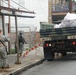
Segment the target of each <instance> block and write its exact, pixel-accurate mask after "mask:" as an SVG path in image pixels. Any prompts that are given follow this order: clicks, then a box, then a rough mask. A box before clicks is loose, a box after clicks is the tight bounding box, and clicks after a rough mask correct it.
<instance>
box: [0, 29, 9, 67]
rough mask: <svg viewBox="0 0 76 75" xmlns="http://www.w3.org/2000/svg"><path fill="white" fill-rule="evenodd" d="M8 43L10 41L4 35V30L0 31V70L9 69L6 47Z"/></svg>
mask: <svg viewBox="0 0 76 75" xmlns="http://www.w3.org/2000/svg"><path fill="white" fill-rule="evenodd" d="M6 41H8V39H7V38H6V37H5V36H4V35H2V30H1V29H0V68H9V64H8V60H7V52H6V45H5V42H6Z"/></svg>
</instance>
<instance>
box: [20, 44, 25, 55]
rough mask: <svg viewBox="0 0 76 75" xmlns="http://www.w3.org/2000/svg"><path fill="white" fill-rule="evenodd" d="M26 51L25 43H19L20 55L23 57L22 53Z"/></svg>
mask: <svg viewBox="0 0 76 75" xmlns="http://www.w3.org/2000/svg"><path fill="white" fill-rule="evenodd" d="M23 50H24V44H23V43H19V54H20V55H21V54H22V52H23Z"/></svg>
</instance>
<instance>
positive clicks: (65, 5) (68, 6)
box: [49, 0, 76, 24]
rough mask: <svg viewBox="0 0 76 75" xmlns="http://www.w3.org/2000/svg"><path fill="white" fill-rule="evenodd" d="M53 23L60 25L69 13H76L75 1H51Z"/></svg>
mask: <svg viewBox="0 0 76 75" xmlns="http://www.w3.org/2000/svg"><path fill="white" fill-rule="evenodd" d="M51 2H52V11H51V12H49V13H51V15H52V22H53V23H56V24H57V23H60V22H61V21H62V19H63V18H64V16H65V15H66V14H67V13H68V12H75V10H76V9H75V8H76V4H75V2H74V1H73V0H51Z"/></svg>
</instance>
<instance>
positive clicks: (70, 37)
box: [67, 35, 76, 39]
mask: <svg viewBox="0 0 76 75" xmlns="http://www.w3.org/2000/svg"><path fill="white" fill-rule="evenodd" d="M67 38H68V39H76V35H73V36H68V37H67Z"/></svg>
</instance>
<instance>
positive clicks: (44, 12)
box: [38, 0, 46, 15]
mask: <svg viewBox="0 0 76 75" xmlns="http://www.w3.org/2000/svg"><path fill="white" fill-rule="evenodd" d="M38 3H39V5H40V8H41V10H42V11H43V13H44V14H45V12H44V10H43V8H42V5H41V3H40V1H39V0H38ZM45 15H46V14H45Z"/></svg>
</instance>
